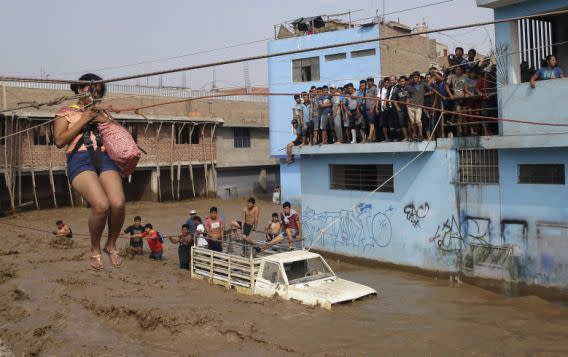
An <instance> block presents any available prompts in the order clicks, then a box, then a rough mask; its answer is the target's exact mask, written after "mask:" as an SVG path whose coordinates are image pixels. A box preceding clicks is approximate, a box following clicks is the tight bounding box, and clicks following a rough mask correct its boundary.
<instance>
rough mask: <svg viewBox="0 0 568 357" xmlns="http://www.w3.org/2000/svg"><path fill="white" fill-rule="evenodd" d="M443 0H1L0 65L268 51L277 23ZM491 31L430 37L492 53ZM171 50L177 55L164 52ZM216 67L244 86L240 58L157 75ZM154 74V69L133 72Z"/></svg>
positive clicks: (461, 3)
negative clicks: (207, 66)
mask: <svg viewBox="0 0 568 357" xmlns="http://www.w3.org/2000/svg"><path fill="white" fill-rule="evenodd" d="M440 1H441V0H424V1H418V0H384V1H383V0H341V1H340V0H302V1H300V0H285V1H284V0H280V1H273V0H247V1H229V0H209V1H196V0H193V1H192V0H162V1H150V0H138V1H133V0H123V1H116V0H99V1H88V2H87V1H77V0H73V1H72V0H57V1H42V0H33V1H32V0H18V1H9V2H8V1H6V2H5V3H4V4H3V6H2V20H1V21H0V34H2V41H1V43H2V45H1V46H2V55H1V56H0V75H4V76H8V75H9V76H33V77H40V76H42V75H43V76H44V77H45V76H49V78H65V79H76V78H78V77H79V76H80V75H81V74H83V73H85V72H94V73H97V74H99V75H101V76H102V77H103V78H109V77H115V76H122V75H127V74H134V73H143V72H148V71H155V70H161V69H167V68H175V67H182V66H189V65H194V64H202V63H207V62H213V61H221V60H226V59H232V58H239V57H247V56H252V55H257V54H265V53H266V48H267V40H270V39H273V37H274V25H276V24H278V23H282V22H285V21H289V20H293V19H296V18H299V17H307V16H314V15H322V14H335V13H341V12H345V11H348V10H351V11H353V14H352V19H353V20H357V19H361V18H366V17H370V16H374V15H375V14H376V13H377V11H378V12H379V13H382V12H383V2H384V4H385V7H384V12H385V13H386V14H388V13H392V12H397V11H401V10H406V9H410V8H413V7H417V6H423V5H428V4H433V3H437V2H440ZM8 4H9V5H8ZM386 19H387V20H393V21H397V20H399V21H400V22H401V23H404V24H407V25H409V26H412V27H414V26H416V24H417V23H421V22H423V21H425V22H426V23H427V25H428V26H429V28H431V29H436V28H442V27H448V26H456V25H464V24H468V23H473V22H482V21H488V20H492V19H493V12H492V10H489V9H484V8H478V7H477V6H476V4H475V0H453V1H451V0H448V2H445V3H443V4H438V5H432V6H429V7H425V8H420V9H415V10H409V11H404V12H398V13H394V14H391V15H387V16H386ZM493 33H494V29H493V26H485V27H477V28H471V29H461V30H456V31H452V32H446V33H443V34H437V35H433V36H432V37H433V38H436V39H437V40H438V41H440V42H443V43H445V44H447V45H448V46H449V47H450V49H453V48H455V47H456V46H458V45H459V46H462V47H464V48H466V51H467V49H468V48H471V47H473V48H476V49H478V52H479V53H489V52H490V50H491V46H492V45H491V43H492V41H493V40H492V39H493ZM490 38H491V39H490ZM243 44H244V45H243ZM171 57H178V58H174V59H170V60H163V59H165V58H171ZM140 62H146V63H143V64H139V63H140ZM116 67H119V68H116ZM248 68H249V73H250V80H251V84H252V85H253V86H266V84H267V81H268V75H267V63H266V61H254V62H250V63H249V64H248ZM182 77H185V79H183V78H182ZM213 77H215V78H216V85H217V87H243V86H244V82H245V80H244V64H233V65H229V66H223V67H217V68H215V70H213V69H203V70H197V71H191V72H185V73H184V74H182V73H176V74H170V75H166V76H164V77H163V78H162V83H163V84H164V85H170V86H180V85H181V84H182V83H183V81H184V80H185V82H186V83H187V86H188V87H191V88H193V89H206V88H210V87H211V84H212V81H213ZM158 83H159V79H158V78H156V77H154V78H149V79H142V80H140V81H134V82H131V84H143V85H146V84H148V85H158Z"/></svg>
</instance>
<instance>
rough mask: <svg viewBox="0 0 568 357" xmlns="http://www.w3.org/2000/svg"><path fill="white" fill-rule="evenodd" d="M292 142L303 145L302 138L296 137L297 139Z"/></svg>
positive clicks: (295, 144)
mask: <svg viewBox="0 0 568 357" xmlns="http://www.w3.org/2000/svg"><path fill="white" fill-rule="evenodd" d="M292 144H294V146H299V145H302V139H296V140H294V141H292Z"/></svg>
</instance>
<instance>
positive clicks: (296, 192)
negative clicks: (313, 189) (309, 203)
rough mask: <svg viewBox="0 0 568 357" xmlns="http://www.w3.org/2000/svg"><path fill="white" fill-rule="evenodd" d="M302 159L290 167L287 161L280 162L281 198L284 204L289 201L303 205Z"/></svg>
mask: <svg viewBox="0 0 568 357" xmlns="http://www.w3.org/2000/svg"><path fill="white" fill-rule="evenodd" d="M301 162H302V160H301V158H298V159H296V162H295V163H294V164H292V165H288V164H287V163H286V160H285V159H282V160H280V175H281V177H282V180H280V198H281V201H282V202H286V201H289V202H291V203H293V204H296V205H299V204H301V203H302V180H301V177H302V175H301V166H302V164H301Z"/></svg>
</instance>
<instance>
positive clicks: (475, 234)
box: [301, 148, 568, 287]
mask: <svg viewBox="0 0 568 357" xmlns="http://www.w3.org/2000/svg"><path fill="white" fill-rule="evenodd" d="M567 154H568V149H566V148H562V149H507V150H500V151H499V156H500V157H499V166H500V168H499V174H500V184H491V185H464V184H461V185H460V184H457V183H456V181H457V180H458V178H459V177H458V172H459V171H458V167H459V166H458V165H459V163H458V154H457V151H456V150H440V149H438V150H436V151H435V152H431V153H425V154H424V155H423V156H422V157H420V158H419V159H418V160H417V161H415V162H414V163H413V164H412V165H411V166H409V167H408V168H407V169H406V170H405V171H403V172H402V173H401V174H400V175H399V176H397V177H396V178H395V180H394V193H373V194H369V192H358V191H344V190H330V189H329V187H330V186H329V184H330V183H329V168H328V165H329V164H331V163H334V164H337V163H345V164H385V163H392V164H393V165H394V171H395V172H396V171H397V170H398V169H400V168H401V167H402V166H403V165H404V164H405V163H406V162H408V160H410V159H411V158H412V157H414V155H415V154H414V153H404V154H402V153H401V154H394V155H392V154H386V153H382V154H360V155H338V156H327V155H326V156H309V157H303V158H302V161H301V173H302V174H301V181H302V187H301V190H302V194H301V197H302V221H303V224H304V237H305V238H306V239H307V242H308V245H311V244H313V245H314V247H317V248H318V249H322V250H326V251H332V252H335V253H340V254H346V255H352V256H358V257H365V258H369V259H375V260H378V261H382V262H390V263H395V264H401V265H408V266H413V267H419V268H422V269H428V270H436V271H450V272H456V271H459V272H461V273H463V274H465V275H469V276H475V277H483V278H493V279H499V280H506V281H520V282H524V283H528V284H539V285H541V286H560V287H567V285H568V283H567V282H568V258H566V257H567V256H568V208H567V207H568V206H567V205H566V202H567V201H568V189H567V188H566V185H532V184H531V185H527V184H519V183H518V164H520V163H529V164H530V163H554V164H556V163H559V164H564V165H565V169H566V167H568V159H567V158H568V155H567ZM322 232H323V234H322Z"/></svg>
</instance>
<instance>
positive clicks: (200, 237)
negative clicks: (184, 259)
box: [195, 224, 208, 247]
mask: <svg viewBox="0 0 568 357" xmlns="http://www.w3.org/2000/svg"><path fill="white" fill-rule="evenodd" d="M204 232H205V226H204V225H203V224H198V225H197V227H196V228H195V234H197V246H198V247H206V246H207V245H208V244H207V241H206V240H205V238H204V237H203V233H204Z"/></svg>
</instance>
